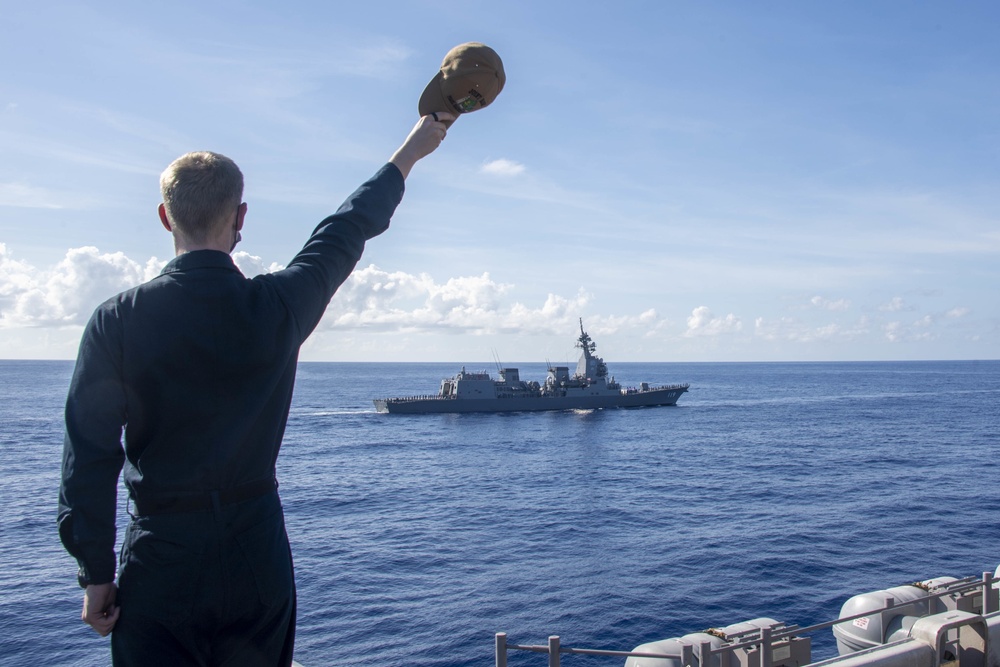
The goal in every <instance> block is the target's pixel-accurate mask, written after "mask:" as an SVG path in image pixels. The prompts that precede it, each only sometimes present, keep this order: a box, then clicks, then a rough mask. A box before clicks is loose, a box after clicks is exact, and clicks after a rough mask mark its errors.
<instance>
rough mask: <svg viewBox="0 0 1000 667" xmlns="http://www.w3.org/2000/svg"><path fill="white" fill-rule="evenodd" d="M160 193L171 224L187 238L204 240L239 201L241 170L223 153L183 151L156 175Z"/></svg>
mask: <svg viewBox="0 0 1000 667" xmlns="http://www.w3.org/2000/svg"><path fill="white" fill-rule="evenodd" d="M160 193H161V194H162V195H163V204H164V206H165V208H166V209H167V217H168V218H169V219H170V222H171V224H173V225H174V226H176V227H177V228H178V229H179V230H180V232H181V233H182V234H183V235H184V236H186V237H188V238H190V239H191V240H193V241H197V242H204V241H205V240H207V239H208V238H209V237H210V236H211V235H212V231H213V228H214V227H215V226H216V224H218V221H220V220H222V219H224V218H226V217H227V216H228V215H229V213H230V212H231V211H233V210H234V209H235V208H236V207H237V206H239V205H240V202H242V200H243V172H241V171H240V168H239V167H237V166H236V163H235V162H233V161H232V160H231V159H229V158H228V157H226V156H225V155H220V154H219V153H212V152H210V151H197V152H193V153H186V154H184V155H182V156H180V157H179V158H177V159H176V160H174V161H173V162H171V163H170V166H168V167H167V168H166V169H165V170H164V171H163V173H162V174H161V175H160Z"/></svg>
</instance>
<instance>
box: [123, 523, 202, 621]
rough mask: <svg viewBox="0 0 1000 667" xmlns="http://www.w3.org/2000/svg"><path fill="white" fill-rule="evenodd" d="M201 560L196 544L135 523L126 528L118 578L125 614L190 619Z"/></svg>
mask: <svg viewBox="0 0 1000 667" xmlns="http://www.w3.org/2000/svg"><path fill="white" fill-rule="evenodd" d="M200 562H201V553H200V550H199V548H198V547H196V546H195V545H194V544H190V543H185V542H184V541H183V540H179V539H177V538H176V536H174V535H166V536H164V535H161V534H154V533H153V532H152V531H150V530H147V529H145V528H144V527H143V526H142V525H141V524H140V523H138V522H132V523H131V524H129V526H128V528H127V530H126V531H125V540H124V544H123V545H122V554H121V564H122V568H121V574H120V576H119V577H118V600H119V603H120V604H121V606H122V613H128V614H139V615H142V616H147V617H150V618H155V619H159V620H161V621H166V622H170V623H173V622H178V621H181V620H185V619H189V618H190V616H191V614H192V613H193V611H194V604H195V600H196V594H197V591H198V589H199V587H200V583H199V575H200V567H199V564H200Z"/></svg>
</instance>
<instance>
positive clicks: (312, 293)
mask: <svg viewBox="0 0 1000 667" xmlns="http://www.w3.org/2000/svg"><path fill="white" fill-rule="evenodd" d="M404 185H405V184H404V180H403V175H402V174H401V173H400V171H399V169H398V168H397V167H396V166H395V165H393V164H386V165H385V166H383V167H382V168H381V169H380V170H379V171H378V172H376V173H375V175H374V176H372V177H371V178H370V179H369V180H368V181H366V182H365V183H364V184H362V185H361V187H359V188H358V189H357V190H355V191H354V193H353V194H352V195H351V196H350V197H348V198H347V200H346V201H345V202H344V203H343V204H342V205H341V206H340V208H339V209H338V210H337V212H336V213H334V214H333V215H331V216H329V217H327V218H326V219H324V220H323V221H322V222H321V223H319V225H318V226H317V227H316V229H315V230H314V231H313V233H312V235H311V236H310V237H309V240H308V241H307V242H306V244H305V246H303V248H302V250H300V251H299V253H298V254H297V255H296V256H295V258H294V259H293V260H292V261H291V263H290V264H289V265H288V267H287V268H286V269H284V270H282V271H278V272H277V273H273V274H271V275H270V276H268V277H267V278H265V279H268V280H274V281H275V287H276V289H277V291H278V293H279V294H280V296H281V298H282V300H283V301H284V302H285V304H286V306H287V307H288V308H289V310H290V311H291V313H292V315H293V317H294V318H295V321H296V324H297V328H298V331H299V342H300V343H301V342H303V341H305V339H306V338H308V336H309V334H310V333H312V331H313V329H315V328H316V325H317V324H319V321H320V319H321V318H322V317H323V313H324V312H326V307H327V306H328V305H329V303H330V299H332V298H333V295H334V293H335V292H336V291H337V288H338V287H340V286H341V284H343V282H344V281H345V280H347V278H348V276H350V275H351V272H352V271H353V270H354V267H355V266H356V265H357V263H358V260H359V259H361V254H362V252H364V249H365V241H367V240H368V239H371V238H374V237H375V236H378V235H379V234H381V233H382V232H384V231H385V230H386V229H388V228H389V220H390V219H391V218H392V214H393V213H394V212H395V210H396V207H397V206H398V205H399V202H400V201H401V200H402V198H403V190H404Z"/></svg>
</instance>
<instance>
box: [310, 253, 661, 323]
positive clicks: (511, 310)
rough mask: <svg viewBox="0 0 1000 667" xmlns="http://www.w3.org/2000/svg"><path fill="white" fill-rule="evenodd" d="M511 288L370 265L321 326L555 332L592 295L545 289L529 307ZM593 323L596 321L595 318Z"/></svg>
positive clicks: (481, 279) (483, 279)
mask: <svg viewBox="0 0 1000 667" xmlns="http://www.w3.org/2000/svg"><path fill="white" fill-rule="evenodd" d="M513 289H514V286H513V285H509V284H505V283H498V282H496V281H494V280H493V279H492V278H491V277H490V274H489V273H483V274H482V275H479V276H460V277H456V278H449V279H448V280H447V281H445V282H443V283H439V282H436V281H435V280H434V279H433V278H432V277H431V276H429V275H427V274H425V273H421V274H419V275H413V274H409V273H404V272H402V271H395V272H390V271H385V270H383V269H380V268H378V267H377V266H375V265H369V266H367V267H365V268H361V269H357V270H355V271H354V273H353V274H351V277H350V278H348V280H347V282H345V283H344V285H343V286H342V287H341V288H340V290H338V291H337V294H336V296H334V298H333V301H332V303H331V304H330V308H329V309H328V311H327V317H326V318H325V319H324V320H323V324H321V325H320V326H321V327H323V328H328V329H362V328H363V329H374V330H383V331H388V330H399V331H403V332H413V331H427V330H431V329H434V330H451V331H454V332H467V333H474V334H486V333H494V332H500V331H502V332H508V333H509V332H534V333H557V332H565V331H566V329H567V328H571V327H572V326H574V324H575V321H576V318H577V317H579V316H580V315H581V314H582V312H583V310H584V308H585V307H586V305H587V303H588V302H589V300H590V296H589V295H588V294H587V293H586V292H584V291H582V290H581V291H580V292H579V293H577V295H576V296H574V297H571V298H566V297H563V296H560V295H557V294H549V295H548V296H547V297H546V299H545V301H544V303H542V304H541V305H540V306H537V307H531V306H527V305H525V304H523V303H520V302H518V301H513V302H511V301H509V300H508V298H507V297H508V295H509V294H510V293H511V292H512V291H513ZM644 315H645V314H644ZM639 317H643V316H639ZM646 317H648V316H646ZM604 323H606V320H605V321H604ZM596 326H600V325H599V324H598V323H597V321H596V318H595V327H596ZM595 330H596V329H595Z"/></svg>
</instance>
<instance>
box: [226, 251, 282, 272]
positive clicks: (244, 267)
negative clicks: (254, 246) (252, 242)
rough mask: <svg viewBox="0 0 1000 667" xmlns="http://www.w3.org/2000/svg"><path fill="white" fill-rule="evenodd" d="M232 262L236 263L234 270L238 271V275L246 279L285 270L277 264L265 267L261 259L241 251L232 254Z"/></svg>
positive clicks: (272, 263) (273, 263)
mask: <svg viewBox="0 0 1000 667" xmlns="http://www.w3.org/2000/svg"><path fill="white" fill-rule="evenodd" d="M233 262H235V263H236V268H238V269H239V270H240V273H242V274H243V275H244V276H246V277H247V278H253V277H254V276H259V275H261V274H264V273H274V272H275V271H280V270H281V269H283V268H285V267H283V266H282V265H281V264H278V263H277V262H271V263H270V264H266V265H265V264H264V260H263V259H262V258H260V257H258V256H257V255H251V254H250V253H248V252H243V251H242V250H237V251H236V252H234V253H233Z"/></svg>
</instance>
